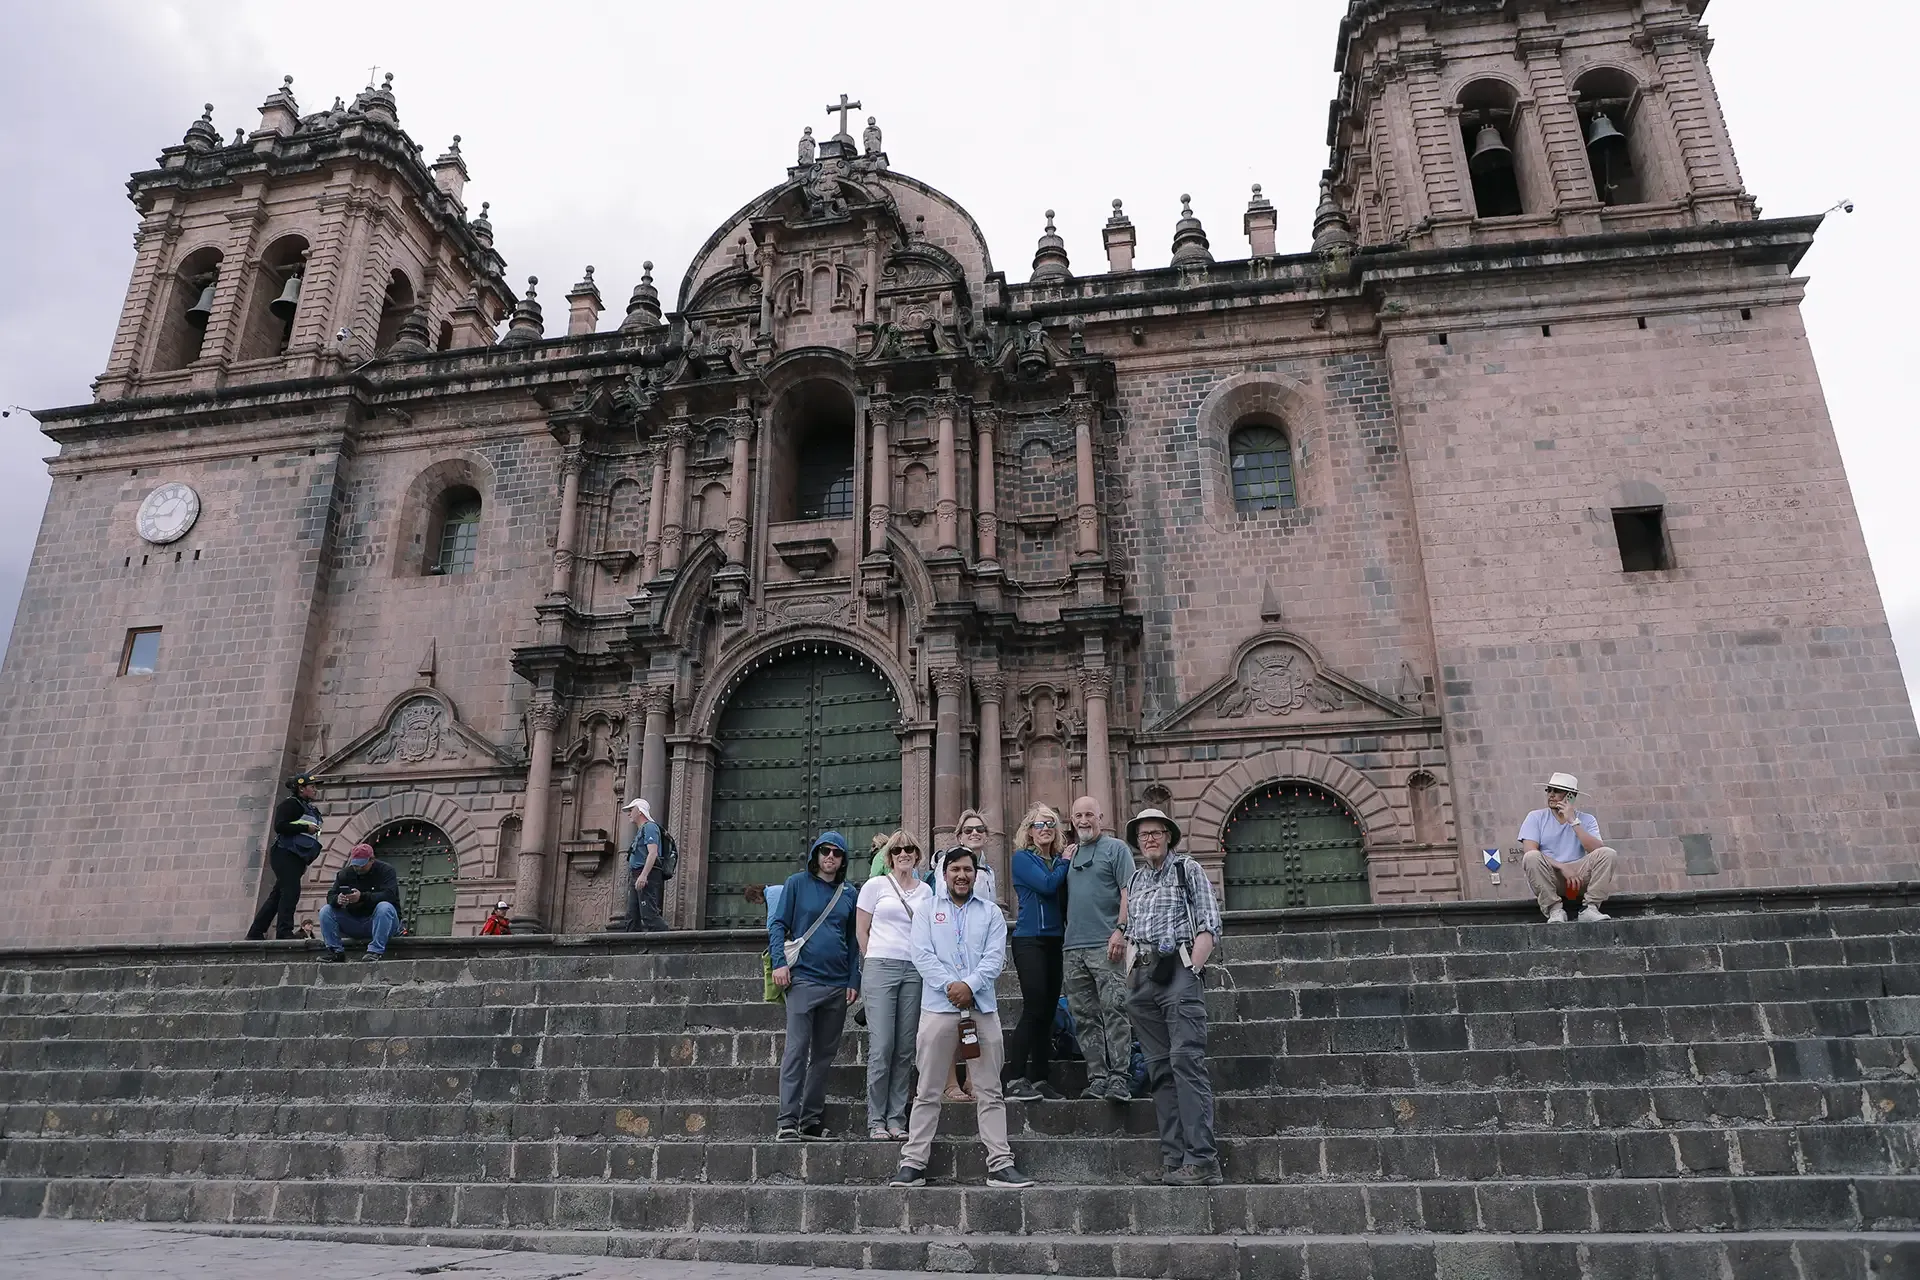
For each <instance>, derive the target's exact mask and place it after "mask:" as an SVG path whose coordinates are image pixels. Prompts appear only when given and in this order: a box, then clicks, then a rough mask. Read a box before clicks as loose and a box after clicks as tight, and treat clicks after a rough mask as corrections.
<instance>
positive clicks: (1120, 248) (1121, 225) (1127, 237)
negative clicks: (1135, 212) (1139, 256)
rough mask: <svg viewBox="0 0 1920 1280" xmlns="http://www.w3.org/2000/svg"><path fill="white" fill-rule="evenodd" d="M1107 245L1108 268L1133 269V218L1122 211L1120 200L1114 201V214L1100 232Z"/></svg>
mask: <svg viewBox="0 0 1920 1280" xmlns="http://www.w3.org/2000/svg"><path fill="white" fill-rule="evenodd" d="M1100 238H1101V239H1102V240H1103V241H1105V242H1106V246H1107V270H1108V271H1131V270H1133V245H1134V238H1133V219H1131V218H1129V217H1128V216H1127V215H1126V214H1125V213H1123V212H1121V209H1120V201H1119V200H1118V199H1115V200H1114V202H1113V214H1112V216H1110V217H1109V218H1108V219H1107V225H1106V226H1105V228H1103V229H1102V230H1101V232H1100Z"/></svg>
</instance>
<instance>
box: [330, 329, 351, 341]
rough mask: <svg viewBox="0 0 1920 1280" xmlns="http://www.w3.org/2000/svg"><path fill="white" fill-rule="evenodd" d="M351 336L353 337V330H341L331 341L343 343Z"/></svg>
mask: <svg viewBox="0 0 1920 1280" xmlns="http://www.w3.org/2000/svg"><path fill="white" fill-rule="evenodd" d="M352 336H353V330H351V329H342V330H341V331H340V332H338V333H336V334H334V335H333V340H334V341H335V342H345V341H346V340H347V339H348V338H351V337H352Z"/></svg>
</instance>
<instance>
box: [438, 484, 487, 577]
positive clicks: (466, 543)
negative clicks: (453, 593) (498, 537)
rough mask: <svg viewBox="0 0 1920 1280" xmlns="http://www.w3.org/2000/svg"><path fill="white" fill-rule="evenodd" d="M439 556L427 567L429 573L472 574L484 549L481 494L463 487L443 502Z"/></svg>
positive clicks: (450, 492)
mask: <svg viewBox="0 0 1920 1280" xmlns="http://www.w3.org/2000/svg"><path fill="white" fill-rule="evenodd" d="M441 504H442V515H441V517H440V521H439V526H440V544H439V549H438V554H437V555H436V557H435V558H434V560H433V561H432V563H431V564H429V565H428V566H427V572H428V573H429V574H450V573H472V572H473V562H474V555H475V553H476V552H477V551H478V550H479V547H480V495H479V494H478V493H476V492H474V491H473V490H472V489H469V488H467V487H466V486H464V485H462V486H460V487H458V488H455V489H449V490H448V491H447V494H446V496H445V497H444V498H442V499H441Z"/></svg>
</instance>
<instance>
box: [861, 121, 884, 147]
mask: <svg viewBox="0 0 1920 1280" xmlns="http://www.w3.org/2000/svg"><path fill="white" fill-rule="evenodd" d="M860 150H861V151H862V152H864V153H865V154H867V155H870V156H877V155H879V154H880V125H879V124H878V122H876V121H875V119H874V118H873V117H872V116H868V117H867V127H866V128H865V129H863V130H861V131H860Z"/></svg>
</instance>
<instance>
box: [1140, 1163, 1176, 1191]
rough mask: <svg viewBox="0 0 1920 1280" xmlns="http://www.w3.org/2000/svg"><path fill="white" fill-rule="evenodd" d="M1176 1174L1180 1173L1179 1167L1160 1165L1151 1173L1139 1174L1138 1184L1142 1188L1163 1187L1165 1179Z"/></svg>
mask: <svg viewBox="0 0 1920 1280" xmlns="http://www.w3.org/2000/svg"><path fill="white" fill-rule="evenodd" d="M1178 1172H1180V1166H1179V1165H1177V1164H1165V1163H1162V1164H1161V1166H1160V1167H1159V1168H1158V1169H1156V1170H1154V1171H1153V1172H1152V1173H1143V1174H1141V1175H1140V1183H1141V1185H1142V1186H1148V1187H1163V1186H1165V1185H1166V1183H1167V1179H1168V1178H1170V1177H1172V1176H1173V1175H1174V1174H1176V1173H1178Z"/></svg>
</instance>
